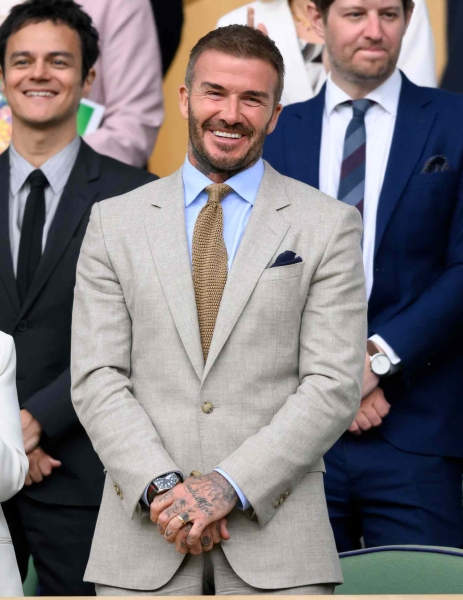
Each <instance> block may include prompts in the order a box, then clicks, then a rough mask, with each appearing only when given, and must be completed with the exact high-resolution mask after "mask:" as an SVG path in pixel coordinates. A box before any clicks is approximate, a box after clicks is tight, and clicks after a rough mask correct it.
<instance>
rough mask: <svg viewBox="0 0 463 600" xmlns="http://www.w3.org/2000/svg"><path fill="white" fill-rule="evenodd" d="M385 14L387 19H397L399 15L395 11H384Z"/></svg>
mask: <svg viewBox="0 0 463 600" xmlns="http://www.w3.org/2000/svg"><path fill="white" fill-rule="evenodd" d="M384 16H385V17H386V18H387V19H390V20H392V19H396V18H397V16H398V15H397V13H395V12H388V13H384Z"/></svg>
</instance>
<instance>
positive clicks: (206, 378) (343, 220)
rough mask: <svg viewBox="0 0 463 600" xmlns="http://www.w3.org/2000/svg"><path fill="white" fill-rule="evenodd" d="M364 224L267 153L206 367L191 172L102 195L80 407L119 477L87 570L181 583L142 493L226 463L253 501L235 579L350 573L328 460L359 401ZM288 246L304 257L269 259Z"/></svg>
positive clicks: (82, 282) (78, 367) (174, 557)
mask: <svg viewBox="0 0 463 600" xmlns="http://www.w3.org/2000/svg"><path fill="white" fill-rule="evenodd" d="M361 232H362V225H361V219H360V216H359V213H358V212H357V211H356V209H354V208H352V207H349V206H347V205H344V204H342V203H340V202H338V201H337V200H333V199H332V198H329V197H328V196H325V195H324V194H322V193H321V192H319V191H318V190H315V189H314V188H311V187H309V186H307V185H305V184H302V183H299V182H297V181H295V180H292V179H289V178H286V177H283V176H281V175H279V174H278V173H277V172H276V171H274V170H273V169H272V168H271V167H270V166H269V165H268V164H267V163H266V164H265V174H264V177H263V179H262V183H261V185H260V188H259V193H258V196H257V198H256V202H255V205H254V208H253V210H252V214H251V217H250V219H249V222H248V225H247V228H246V230H245V232H244V235H243V238H242V241H241V244H240V247H239V249H238V252H237V254H236V257H235V259H234V262H233V266H232V268H231V271H230V273H229V277H228V281H227V284H226V287H225V291H224V295H223V298H222V303H221V306H220V311H219V314H218V318H217V322H216V327H215V332H214V337H213V340H212V345H211V348H210V352H209V356H208V359H207V362H206V364H204V361H203V356H202V352H201V343H200V336H199V328H198V321H197V313H196V304H195V297H194V291H193V283H192V276H191V264H190V256H189V252H188V245H187V237H186V229H185V215H184V195H183V181H182V174H181V171H178V172H176V173H174V174H173V175H172V176H170V177H166V178H165V179H161V180H159V181H156V182H154V183H150V184H148V185H146V186H144V187H141V188H139V189H137V190H134V191H133V192H130V193H129V194H126V195H124V196H120V197H119V198H113V199H111V200H106V201H104V202H101V203H99V204H96V205H95V206H94V208H93V212H92V216H91V219H90V223H89V226H88V230H87V234H86V237H85V240H84V243H83V246H82V250H81V254H80V259H79V263H78V269H77V283H76V290H75V305H74V315H73V341H72V365H71V370H72V396H73V402H74V405H75V408H76V411H77V414H78V415H79V418H80V419H81V421H82V423H83V424H84V426H85V428H86V430H87V432H88V434H89V436H90V439H91V440H92V442H93V444H94V446H95V449H96V451H97V452H98V454H99V456H100V458H101V460H102V462H103V464H104V465H105V468H106V470H107V475H106V484H105V488H104V494H103V502H102V505H101V510H100V514H99V518H98V524H97V527H96V532H95V537H94V541H93V546H92V551H91V556H90V561H89V564H88V567H87V572H86V579H87V580H90V581H94V582H97V583H101V584H106V585H111V586H116V587H122V588H128V589H137V590H154V589H157V588H159V587H161V586H162V585H164V584H165V583H167V582H168V581H169V580H170V579H171V578H172V576H173V575H174V573H175V571H176V570H177V569H178V567H179V566H180V563H181V561H182V559H183V556H182V555H180V554H178V553H176V552H175V549H174V547H173V546H171V545H169V544H167V543H166V542H165V541H164V540H163V539H162V537H161V536H160V535H159V534H158V533H157V531H156V527H155V525H154V524H153V523H152V522H150V520H149V518H148V511H147V509H146V508H145V507H142V506H141V504H140V498H141V497H142V494H143V492H144V490H145V487H146V486H147V484H148V483H149V482H150V481H151V480H152V479H153V478H155V477H157V476H159V475H161V474H163V473H166V472H169V471H181V472H183V473H184V475H185V477H187V476H189V474H190V472H191V471H192V470H199V471H201V472H202V473H204V474H205V473H208V472H210V471H212V470H213V469H214V468H215V467H217V466H218V467H221V468H222V469H223V470H224V471H225V472H226V473H228V474H229V475H230V476H231V477H232V478H233V479H234V480H235V481H236V483H237V484H238V485H239V486H240V488H241V490H242V491H243V493H244V494H245V495H246V497H247V498H248V500H249V501H250V503H251V505H252V508H253V511H254V514H253V515H251V514H250V513H248V512H246V513H244V512H242V511H240V510H238V509H237V508H235V509H234V510H233V511H232V513H230V515H229V531H230V534H231V539H230V540H229V541H228V542H224V543H223V549H224V552H225V554H226V556H227V559H228V561H229V562H230V564H231V566H232V568H233V569H234V571H235V572H236V573H237V574H238V575H239V577H241V578H242V579H243V580H244V581H246V582H247V583H248V584H250V585H252V586H255V587H260V588H266V589H275V588H286V587H292V586H301V585H306V584H317V583H324V582H340V581H342V575H341V570H340V566H339V561H338V557H337V553H336V548H335V544H334V540H333V535H332V531H331V527H330V524H329V520H328V514H327V509H326V502H325V496H324V490H323V475H322V473H323V471H324V465H323V459H322V457H323V454H324V453H325V452H326V451H327V450H328V449H329V448H330V447H331V446H332V444H333V443H334V442H335V441H336V440H337V439H338V437H339V436H340V435H341V434H342V433H343V431H344V430H345V429H346V428H347V427H348V426H349V425H350V423H351V422H352V420H353V418H354V415H355V413H356V411H357V409H358V406H359V399H360V386H361V381H362V374H363V367H364V360H365V345H366V300H365V289H364V275H363V266H362V256H361V249H360V239H361ZM285 250H292V251H294V252H295V253H297V254H298V255H299V256H300V257H301V258H302V260H303V262H300V263H296V264H292V265H289V266H281V267H275V268H268V267H269V266H270V265H271V264H272V263H273V262H274V261H275V259H276V257H277V256H278V255H279V254H280V253H282V252H284V251H285ZM204 402H210V403H211V404H212V405H213V411H212V412H211V413H210V414H206V413H205V412H203V411H202V409H201V407H202V405H203V403H204Z"/></svg>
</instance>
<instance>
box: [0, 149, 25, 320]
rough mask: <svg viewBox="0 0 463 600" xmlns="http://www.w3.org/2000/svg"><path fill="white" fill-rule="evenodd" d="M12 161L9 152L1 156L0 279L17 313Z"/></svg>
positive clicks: (17, 296)
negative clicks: (11, 204)
mask: <svg viewBox="0 0 463 600" xmlns="http://www.w3.org/2000/svg"><path fill="white" fill-rule="evenodd" d="M9 200H10V161H9V155H8V150H7V151H5V152H3V154H2V155H0V277H2V279H3V283H4V284H5V288H6V291H7V293H8V296H9V298H10V300H11V302H12V303H13V306H14V308H15V310H16V311H19V306H20V304H19V295H18V287H17V285H16V278H15V276H14V270H13V257H12V256H11V244H10V217H9V212H10V211H9Z"/></svg>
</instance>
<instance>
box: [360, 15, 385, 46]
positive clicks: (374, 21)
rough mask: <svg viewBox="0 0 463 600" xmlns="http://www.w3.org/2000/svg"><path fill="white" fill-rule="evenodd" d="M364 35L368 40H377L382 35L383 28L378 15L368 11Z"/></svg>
mask: <svg viewBox="0 0 463 600" xmlns="http://www.w3.org/2000/svg"><path fill="white" fill-rule="evenodd" d="M364 35H365V37H367V38H369V39H370V40H375V41H379V40H381V39H382V37H383V30H382V25H381V19H380V16H379V15H378V14H376V13H370V14H369V15H368V18H367V21H366V24H365V31H364Z"/></svg>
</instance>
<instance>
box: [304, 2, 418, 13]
mask: <svg viewBox="0 0 463 600" xmlns="http://www.w3.org/2000/svg"><path fill="white" fill-rule="evenodd" d="M314 2H315V5H316V7H317V8H318V10H319V11H320V12H321V13H322V15H323V16H324V17H326V16H327V14H328V9H329V8H330V6H331V5H332V4H333V3H334V2H335V0H314ZM412 3H413V0H402V4H403V6H404V11H405V12H407V11H408V10H410V9H411V7H412Z"/></svg>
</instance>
